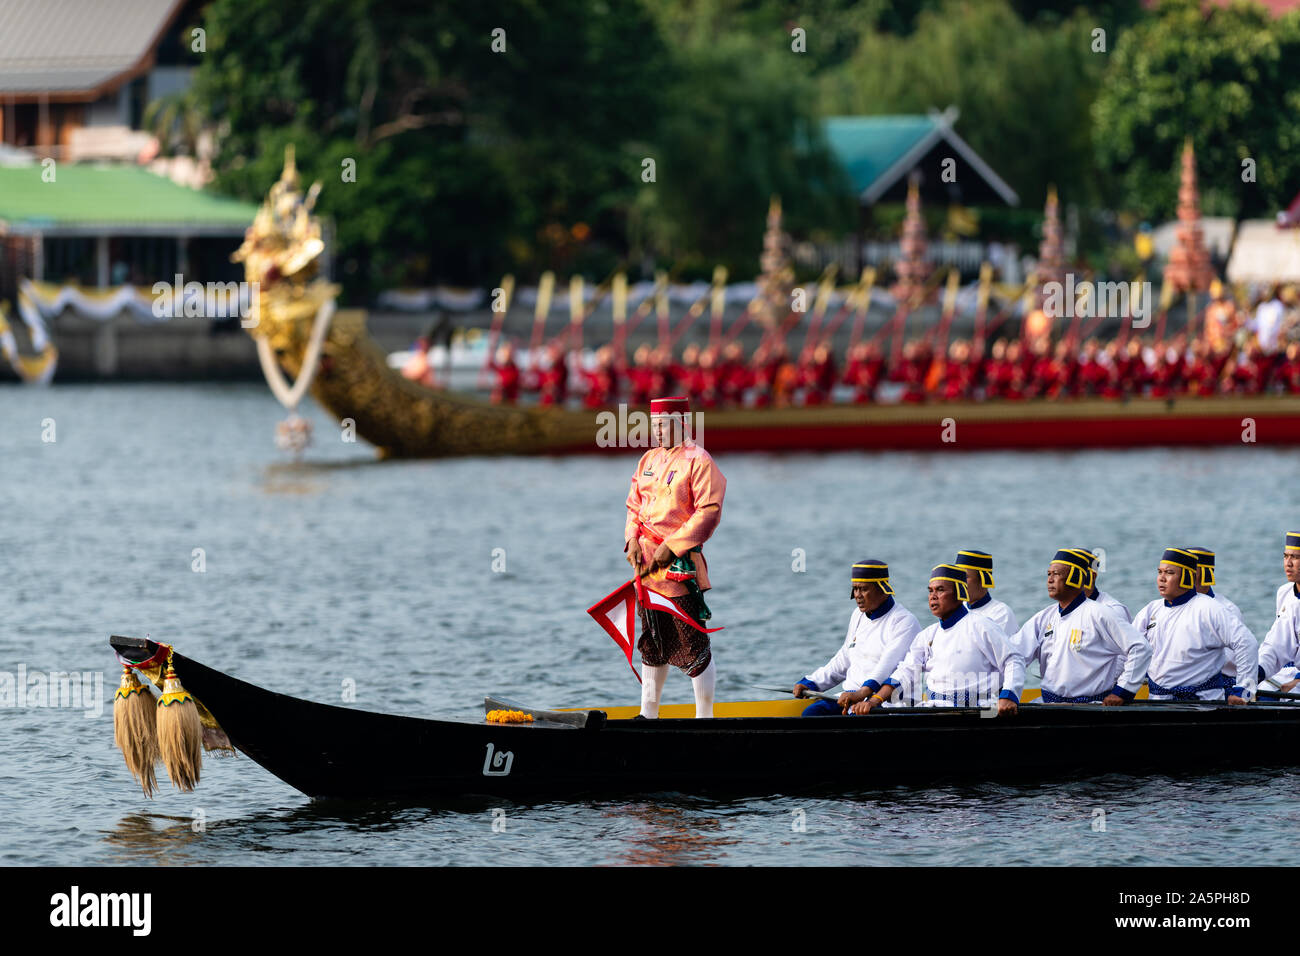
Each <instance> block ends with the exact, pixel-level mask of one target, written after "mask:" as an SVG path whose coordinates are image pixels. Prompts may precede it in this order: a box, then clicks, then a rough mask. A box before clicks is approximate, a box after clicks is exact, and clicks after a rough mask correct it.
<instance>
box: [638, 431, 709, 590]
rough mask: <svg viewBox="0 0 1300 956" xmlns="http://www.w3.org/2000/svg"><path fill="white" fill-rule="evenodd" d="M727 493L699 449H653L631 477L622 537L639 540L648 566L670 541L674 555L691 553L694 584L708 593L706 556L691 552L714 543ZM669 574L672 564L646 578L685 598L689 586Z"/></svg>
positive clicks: (650, 584) (655, 587)
mask: <svg viewBox="0 0 1300 956" xmlns="http://www.w3.org/2000/svg"><path fill="white" fill-rule="evenodd" d="M726 491H727V479H726V478H724V477H723V476H722V471H721V470H720V469H719V468H718V466H717V464H716V463H715V462H714V460H713V458H712V457H711V456H710V455H709V453H708V452H707V451H705V450H704V449H703V448H701V447H700V446H699V445H690V446H687V445H676V446H674V447H673V448H651V449H650V450H649V451H648V452H646V453H645V454H644V455H642V456H641V460H640V461H639V462H638V463H637V466H636V473H635V474H634V475H633V476H632V488H631V490H630V491H629V492H628V495H627V524H626V527H625V529H624V533H623V538H624V540H627V539H628V538H630V537H632V536H633V535H636V536H637V544H638V545H639V546H640V548H641V557H642V559H643V561H644V566H645V567H650V566H652V565H653V563H654V553H655V549H656V548H657V547H659V543H660V541H664V542H666V543H667V545H668V547H669V548H670V549H671V550H672V552H673V554H676V555H684V554H687V553H690V555H691V558H692V559H693V560H694V563H695V581H696V583H697V584H699V586H700V590H702V591H707V590H708V589H709V587H710V584H709V571H708V565H707V564H706V563H705V561H704V553H703V552H702V551H692V550H691V549H692V548H694V547H696V546H697V545H702V544H704V542H705V541H707V540H709V538H710V536H712V534H713V530H714V529H715V528H717V526H718V521H719V520H720V519H721V518H722V499H723V496H724V495H725V494H726ZM656 539H657V540H656ZM667 573H668V567H667V565H665V566H663V567H659V568H655V570H654V571H652V572H651V573H650V574H648V575H646V577H645V578H644V582H645V585H646V586H647V587H649V588H650V589H651V590H652V591H656V592H658V593H659V594H662V595H665V596H666V597H678V596H679V595H682V594H685V593H686V591H687V588H686V585H685V584H683V583H682V582H680V581H669V580H668V579H667V577H666V575H667Z"/></svg>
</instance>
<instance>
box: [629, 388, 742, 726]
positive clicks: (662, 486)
mask: <svg viewBox="0 0 1300 956" xmlns="http://www.w3.org/2000/svg"><path fill="white" fill-rule="evenodd" d="M690 413H691V409H690V401H689V400H688V399H687V398H685V397H681V396H678V397H673V398H656V399H654V400H653V401H651V403H650V432H651V437H652V444H653V445H654V446H655V447H652V448H651V449H650V450H649V451H647V452H646V453H645V454H644V455H642V456H641V460H640V462H638V463H637V467H636V473H635V474H634V475H633V476H632V488H631V490H630V491H629V492H628V496H627V524H626V526H625V529H624V534H623V538H624V545H623V550H624V551H626V552H627V560H628V563H630V564H631V565H632V567H633V569H634V570H635V571H636V573H637V574H638V575H640V576H641V579H642V584H643V585H644V586H645V587H647V588H649V589H650V590H651V591H654V592H656V593H657V594H661V595H663V596H664V597H666V598H668V599H669V600H671V601H672V602H673V603H674V604H675V605H677V608H678V610H680V611H681V612H682V613H683V614H685V615H686V616H687V617H689V618H691V619H692V620H695V621H697V622H699V624H700V626H701V627H703V626H704V622H705V621H707V620H708V619H709V618H710V617H711V616H712V615H711V613H710V611H709V609H708V606H707V605H705V603H704V592H705V591H707V590H709V587H710V584H709V569H708V564H707V563H706V562H705V560H704V552H703V550H702V548H703V546H704V542H705V541H707V540H709V538H710V537H711V536H712V535H713V532H714V529H716V528H717V526H718V521H719V520H720V519H721V517H722V499H723V496H724V495H725V494H726V491H727V479H726V478H724V477H723V476H722V472H721V471H720V470H719V469H718V466H717V465H716V464H715V463H714V461H713V459H712V458H711V457H710V456H709V453H708V452H706V451H705V450H704V449H703V448H701V447H700V446H699V445H697V444H695V442H694V441H687V440H686V421H687V417H688V416H689V415H690ZM637 647H638V649H640V651H641V716H643V717H649V718H653V717H658V716H659V698H660V695H661V693H662V691H663V686H664V681H665V680H666V679H667V677H668V668H669V666H670V665H671V666H674V667H678V668H680V669H681V670H682V671H683V672H684V673H685V674H686V675H687V676H688V677H690V678H691V683H692V684H693V685H694V689H695V716H696V717H712V716H713V688H714V684H715V683H716V679H717V677H716V675H717V669H716V667H715V666H714V663H713V651H712V649H711V647H710V645H709V635H708V634H705V633H704V632H703V631H700V630H697V629H695V628H693V627H691V626H690V625H689V624H686V623H685V622H683V621H680V620H678V619H677V618H676V617H674V616H673V615H672V614H669V613H668V612H667V611H649V610H647V609H646V608H644V607H643V608H641V637H640V640H638V641H637Z"/></svg>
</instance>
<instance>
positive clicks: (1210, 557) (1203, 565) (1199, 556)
mask: <svg viewBox="0 0 1300 956" xmlns="http://www.w3.org/2000/svg"><path fill="white" fill-rule="evenodd" d="M1187 550H1188V551H1190V552H1191V553H1192V554H1194V555H1196V563H1197V564H1198V565H1200V569H1201V584H1200V586H1201V587H1209V588H1212V587H1214V552H1213V551H1211V550H1210V549H1209V548H1188V549H1187Z"/></svg>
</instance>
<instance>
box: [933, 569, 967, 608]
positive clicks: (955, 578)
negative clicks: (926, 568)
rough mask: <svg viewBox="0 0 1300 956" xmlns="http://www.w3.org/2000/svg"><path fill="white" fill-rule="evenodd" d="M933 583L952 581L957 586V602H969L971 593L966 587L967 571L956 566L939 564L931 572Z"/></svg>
mask: <svg viewBox="0 0 1300 956" xmlns="http://www.w3.org/2000/svg"><path fill="white" fill-rule="evenodd" d="M930 580H931V581H951V582H952V583H953V584H955V585H957V600H958V601H969V600H970V591H969V590H968V589H967V587H966V569H965V568H963V567H961V566H960V565H956V564H938V565H935V567H934V568H932V569H931V571H930Z"/></svg>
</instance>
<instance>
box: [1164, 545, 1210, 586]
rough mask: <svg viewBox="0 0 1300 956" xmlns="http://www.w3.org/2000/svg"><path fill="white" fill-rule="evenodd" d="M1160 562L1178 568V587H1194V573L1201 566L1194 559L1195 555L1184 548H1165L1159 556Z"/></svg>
mask: <svg viewBox="0 0 1300 956" xmlns="http://www.w3.org/2000/svg"><path fill="white" fill-rule="evenodd" d="M1160 563H1161V564H1172V565H1174V567H1176V568H1178V569H1179V574H1178V586H1179V587H1180V588H1194V587H1196V574H1197V571H1198V570H1199V569H1200V567H1201V562H1200V561H1198V560H1197V559H1196V555H1194V554H1192V552H1190V551H1188V550H1187V549H1186V548H1165V553H1164V554H1162V555H1161V556H1160Z"/></svg>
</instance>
